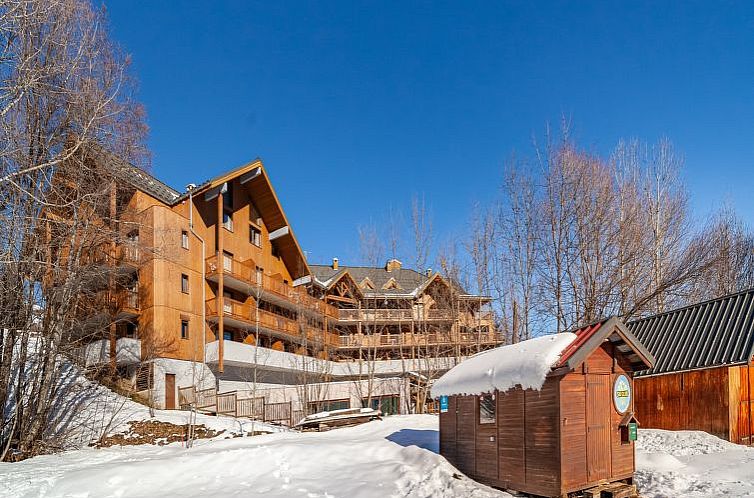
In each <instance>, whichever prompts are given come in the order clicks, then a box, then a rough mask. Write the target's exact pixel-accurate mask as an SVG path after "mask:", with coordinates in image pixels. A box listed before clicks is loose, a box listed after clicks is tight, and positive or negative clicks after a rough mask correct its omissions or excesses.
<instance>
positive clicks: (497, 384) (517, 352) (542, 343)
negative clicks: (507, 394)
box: [432, 332, 576, 398]
mask: <svg viewBox="0 0 754 498" xmlns="http://www.w3.org/2000/svg"><path fill="white" fill-rule="evenodd" d="M575 339H576V334H573V333H571V332H564V333H562V334H554V335H546V336H542V337H536V338H534V339H529V340H528V341H523V342H519V343H516V344H509V345H507V346H501V347H499V348H495V349H491V350H489V351H485V352H483V353H479V354H476V355H474V356H472V357H471V358H469V359H467V360H465V361H463V362H461V363H460V364H459V365H457V366H455V367H453V368H452V369H451V370H450V371H448V372H447V373H446V374H445V375H443V376H442V377H440V378H439V379H438V380H437V382H435V384H434V386H432V396H433V397H435V398H437V397H440V396H452V395H456V394H482V393H488V392H492V391H494V390H495V389H497V390H498V391H501V392H504V391H507V390H508V389H511V388H512V387H516V386H521V387H522V388H524V389H537V390H539V389H541V388H542V384H544V382H545V377H547V374H548V373H549V372H550V370H551V369H552V367H553V365H555V364H556V363H557V361H558V359H559V358H560V354H561V353H562V352H563V350H564V349H565V348H566V347H567V346H568V345H569V344H571V343H572V342H573V341H574V340H575Z"/></svg>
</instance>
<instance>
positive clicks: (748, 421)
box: [728, 365, 754, 445]
mask: <svg viewBox="0 0 754 498" xmlns="http://www.w3.org/2000/svg"><path fill="white" fill-rule="evenodd" d="M728 381H729V384H728V386H729V388H728V394H729V396H728V397H729V408H730V410H729V415H730V438H729V439H730V440H731V441H733V442H734V443H739V444H748V445H751V444H754V439H753V438H752V435H754V416H753V415H754V399H753V397H754V367H750V366H747V365H743V366H734V367H730V369H729V371H728Z"/></svg>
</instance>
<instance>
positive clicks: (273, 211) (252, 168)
mask: <svg viewBox="0 0 754 498" xmlns="http://www.w3.org/2000/svg"><path fill="white" fill-rule="evenodd" d="M90 154H91V155H92V157H93V158H94V159H95V160H96V161H98V162H102V163H103V164H107V165H108V166H110V167H111V168H112V170H113V171H114V172H115V174H116V175H117V176H118V177H119V178H121V179H122V180H123V181H124V182H126V183H128V184H130V185H131V186H133V187H134V188H136V189H137V190H140V191H142V192H144V193H146V194H148V195H150V196H152V197H154V198H155V199H157V200H159V201H160V202H163V203H164V204H167V205H168V206H171V207H172V206H175V205H177V204H179V203H181V202H182V201H184V200H185V199H187V198H188V197H189V193H191V194H192V195H194V196H198V195H199V194H200V193H202V192H205V191H208V192H207V194H211V193H212V192H213V190H212V189H216V190H219V189H220V188H222V186H223V184H224V183H226V182H230V181H231V180H234V179H236V178H239V179H240V182H241V183H242V184H246V185H247V188H248V190H249V193H250V195H251V196H252V197H253V199H254V201H255V205H256V207H257V208H259V210H260V213H261V216H262V219H264V222H265V224H266V225H267V228H268V229H269V231H270V232H271V233H272V232H274V231H276V230H278V229H280V230H282V232H280V233H279V234H278V236H277V237H276V244H277V246H278V250H279V251H280V254H281V256H282V258H283V260H284V262H285V265H286V266H287V267H288V269H289V271H290V272H291V276H293V277H294V278H300V277H304V276H306V275H309V273H310V271H309V267H308V264H307V262H306V256H305V255H304V252H303V251H302V250H301V246H300V245H299V243H298V241H297V240H296V236H295V235H294V234H293V230H292V229H291V228H290V225H289V223H288V219H287V217H286V216H285V212H284V211H283V208H282V206H281V204H280V200H279V199H278V197H277V194H276V193H275V189H274V188H273V187H272V183H271V182H270V179H269V177H268V175H267V171H266V170H265V169H264V165H263V164H262V161H261V160H260V159H259V158H257V159H255V160H253V161H251V162H250V163H247V164H244V165H243V166H239V167H237V168H233V169H231V170H230V171H226V172H224V173H222V174H220V175H217V176H215V177H214V178H212V179H210V180H206V181H204V182H203V183H201V184H200V185H198V186H196V187H194V188H193V189H192V190H191V191H190V192H188V191H186V192H184V193H180V192H178V191H177V190H175V189H173V188H171V187H169V186H168V185H166V184H165V183H163V182H161V181H160V180H158V179H157V178H155V177H153V176H152V175H150V174H149V173H147V172H145V171H144V170H142V169H139V168H137V167H136V166H133V165H132V164H130V163H128V161H125V160H123V159H121V158H120V157H118V156H116V155H115V154H112V153H110V152H108V151H106V150H105V149H103V148H100V147H93V148H92V149H91V151H90ZM215 193H216V192H215ZM205 195H206V194H205Z"/></svg>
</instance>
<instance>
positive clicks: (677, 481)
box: [0, 412, 754, 498]
mask: <svg viewBox="0 0 754 498" xmlns="http://www.w3.org/2000/svg"><path fill="white" fill-rule="evenodd" d="M158 416H159V418H160V419H162V420H165V421H173V422H174V423H185V420H183V417H185V416H186V415H185V413H182V412H159V413H158ZM201 418H202V419H203V420H200V421H199V422H202V423H206V424H207V425H208V426H210V427H213V428H216V429H219V428H230V426H232V425H233V423H234V421H232V420H228V419H225V418H217V417H201ZM437 420H438V419H437V417H436V416H432V415H407V416H395V417H387V418H385V419H384V420H381V421H374V422H370V423H368V424H364V425H361V426H357V427H350V428H344V429H337V430H332V431H329V432H323V433H316V432H309V433H297V432H278V433H273V434H268V435H262V436H254V437H239V438H233V439H223V438H215V439H211V440H199V441H197V442H196V443H195V446H194V447H193V448H191V449H185V448H184V447H183V446H182V445H181V443H174V444H171V445H167V446H152V445H142V446H128V447H117V446H116V447H110V448H104V449H93V448H85V449H81V450H73V451H68V452H65V453H61V454H57V455H47V456H41V457H36V458H32V459H29V460H25V461H23V462H20V463H15V464H0V495H2V496H3V497H6V496H7V497H14V498H15V497H63V496H65V497H69V496H71V497H81V498H86V497H131V496H133V497H147V496H149V497H162V496H165V497H168V496H182V497H194V496H196V497H199V496H270V497H297V496H301V497H306V498H315V497H322V498H324V497H332V498H335V497H380V498H382V497H420V498H422V497H451V496H464V497H467V496H468V497H477V498H492V497H510V495H509V494H507V493H503V492H501V491H496V490H493V489H491V488H488V487H486V486H483V485H481V484H478V483H475V482H474V481H472V480H470V479H468V478H467V477H465V476H463V475H461V474H460V473H459V472H458V471H457V470H456V469H455V468H453V467H452V466H451V465H450V464H448V463H447V461H445V459H444V458H442V457H440V456H439V455H438V454H437V451H438V433H437ZM247 429H248V428H247ZM257 429H259V427H257ZM636 461H637V473H636V477H637V483H638V485H639V489H640V491H641V494H642V496H643V497H645V498H652V497H680V496H683V497H722V496H730V497H747V496H748V497H754V448H747V447H743V446H738V445H735V444H731V443H728V442H726V441H723V440H721V439H718V438H716V437H714V436H710V435H708V434H705V433H703V432H696V431H679V432H670V431H660V430H650V429H643V430H640V431H639V441H638V443H637V454H636Z"/></svg>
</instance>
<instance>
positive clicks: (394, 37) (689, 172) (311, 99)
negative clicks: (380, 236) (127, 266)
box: [107, 0, 754, 264]
mask: <svg viewBox="0 0 754 498" xmlns="http://www.w3.org/2000/svg"><path fill="white" fill-rule="evenodd" d="M107 8H108V11H109V15H110V19H111V23H112V31H113V36H114V38H115V39H116V40H117V41H118V42H119V43H120V44H121V45H122V46H123V47H124V49H125V50H126V51H127V52H128V53H130V54H131V55H132V57H133V61H134V72H135V74H136V76H137V78H138V79H139V81H140V98H141V100H142V101H143V102H144V104H145V105H146V108H147V112H148V122H149V125H150V127H151V136H150V142H149V143H150V146H151V149H152V151H153V173H154V174H155V175H156V176H158V177H159V178H160V179H162V180H164V181H166V182H167V183H169V184H170V185H172V186H174V187H177V188H182V187H183V186H184V185H186V184H187V183H190V182H193V183H199V182H201V181H202V180H205V179H207V178H209V177H211V176H214V175H216V174H217V173H220V172H222V171H225V170H228V169H230V168H232V167H235V166H238V165H240V164H243V163H245V162H248V161H249V160H251V159H253V158H255V157H261V158H262V159H263V161H264V162H265V166H266V167H267V170H268V172H269V174H270V176H271V178H272V181H273V183H274V185H275V188H276V190H277V192H278V195H279V196H280V198H281V200H282V202H283V205H284V208H285V210H286V213H287V215H288V217H289V219H290V221H291V224H292V225H293V228H294V230H295V231H296V234H297V237H298V239H299V241H300V243H301V245H302V247H303V248H304V250H305V251H307V254H308V255H309V260H310V261H311V262H324V261H327V260H329V259H330V258H331V257H333V256H339V257H340V259H341V261H342V262H343V263H345V264H348V263H353V262H354V261H355V259H356V258H357V257H358V253H359V251H358V237H357V227H358V226H359V225H363V224H366V223H369V222H370V220H371V221H375V222H377V221H380V220H383V219H384V213H385V212H386V211H387V210H388V209H389V208H392V209H393V210H394V211H397V212H401V211H403V212H405V213H406V215H408V206H409V204H410V199H411V196H412V195H414V194H419V195H422V194H423V195H424V196H425V198H426V202H427V204H428V205H430V206H431V209H432V212H433V217H434V221H435V226H436V231H437V232H438V236H439V237H440V238H441V239H444V238H448V237H453V236H454V234H458V233H461V232H462V231H463V230H464V229H465V227H464V225H465V222H466V220H467V219H468V216H469V212H470V208H471V206H472V204H473V203H474V202H475V201H476V200H479V201H482V202H485V201H487V200H489V199H491V198H492V197H494V196H495V195H496V190H497V186H498V184H499V182H500V177H501V174H502V167H503V164H504V162H505V160H506V159H507V158H508V157H510V155H511V154H512V153H516V154H517V155H528V154H530V153H531V152H532V148H531V138H532V136H534V135H540V136H541V134H542V132H543V130H544V127H545V124H546V123H547V122H551V123H552V122H557V121H558V120H559V118H560V116H561V115H563V114H565V115H567V116H570V117H571V118H572V122H573V130H574V134H575V137H576V138H577V140H578V141H579V143H580V144H581V145H582V146H585V147H587V148H590V149H593V150H595V151H599V152H604V151H608V150H610V149H611V148H612V147H613V146H614V144H615V143H616V141H617V140H618V139H619V138H620V137H627V138H630V137H638V138H641V139H645V140H648V141H655V140H656V139H657V138H659V137H661V136H667V137H668V138H670V139H671V140H672V141H673V143H674V144H675V146H676V148H677V149H678V150H679V151H680V152H682V154H683V155H684V157H685V160H686V168H685V171H684V177H685V179H686V182H687V184H688V187H689V191H690V195H691V199H692V206H693V208H694V214H695V216H697V217H699V218H701V219H703V218H705V217H706V216H707V214H708V213H709V212H710V211H711V210H712V209H714V208H716V207H718V206H719V205H720V204H721V203H722V202H727V203H729V204H732V205H733V206H734V207H735V208H736V209H737V210H738V211H739V213H740V214H741V215H742V216H743V217H744V219H745V220H747V221H748V222H749V223H751V222H752V221H754V195H752V192H754V133H753V132H754V4H748V5H747V4H746V3H743V2H742V3H725V4H723V3H716V4H712V3H709V4H704V3H693V2H645V3H641V2H623V3H612V2H594V3H587V2H492V1H489V2H447V3H445V2H355V1H344V2H287V1H286V2H269V1H267V2H252V1H239V2H222V1H217V2H210V3H208V2H201V3H200V2H146V1H132V0H110V1H108V2H107Z"/></svg>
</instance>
